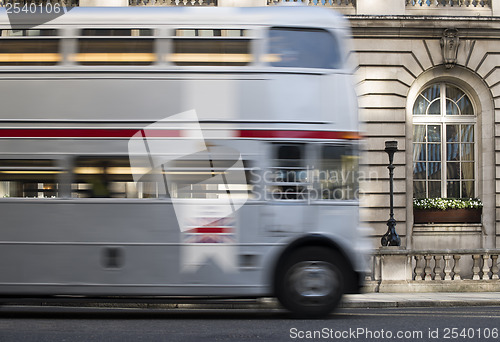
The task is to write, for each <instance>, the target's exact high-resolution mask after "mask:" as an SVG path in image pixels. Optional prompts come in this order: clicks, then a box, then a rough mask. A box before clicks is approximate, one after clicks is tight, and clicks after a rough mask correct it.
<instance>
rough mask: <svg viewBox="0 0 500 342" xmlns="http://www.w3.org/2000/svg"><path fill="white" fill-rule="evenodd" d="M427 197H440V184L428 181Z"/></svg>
mask: <svg viewBox="0 0 500 342" xmlns="http://www.w3.org/2000/svg"><path fill="white" fill-rule="evenodd" d="M429 197H431V198H432V197H441V182H436V181H429Z"/></svg>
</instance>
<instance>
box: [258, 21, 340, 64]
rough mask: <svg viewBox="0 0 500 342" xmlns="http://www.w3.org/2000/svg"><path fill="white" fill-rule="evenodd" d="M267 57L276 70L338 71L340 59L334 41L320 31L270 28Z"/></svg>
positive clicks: (331, 36)
mask: <svg viewBox="0 0 500 342" xmlns="http://www.w3.org/2000/svg"><path fill="white" fill-rule="evenodd" d="M269 42H270V43H269V44H270V46H269V55H268V56H267V57H266V58H267V59H268V60H269V61H270V63H271V65H272V66H275V67H299V68H323V69H337V68H339V67H340V66H341V62H342V59H341V55H340V49H339V45H338V42H337V39H336V38H335V36H334V35H333V34H331V33H330V32H328V31H326V30H321V29H301V28H272V29H271V30H270V32H269Z"/></svg>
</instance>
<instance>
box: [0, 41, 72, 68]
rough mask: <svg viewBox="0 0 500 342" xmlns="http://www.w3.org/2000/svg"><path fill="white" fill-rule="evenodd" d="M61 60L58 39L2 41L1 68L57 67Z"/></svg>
mask: <svg viewBox="0 0 500 342" xmlns="http://www.w3.org/2000/svg"><path fill="white" fill-rule="evenodd" d="M61 60H62V57H61V55H60V54H59V40H58V39H5V40H3V39H2V40H0V66H2V65H55V64H57V63H58V62H60V61H61Z"/></svg>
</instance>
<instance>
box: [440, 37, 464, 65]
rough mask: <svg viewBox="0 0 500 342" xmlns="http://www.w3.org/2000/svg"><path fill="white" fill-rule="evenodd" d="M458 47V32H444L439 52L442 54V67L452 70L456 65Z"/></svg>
mask: <svg viewBox="0 0 500 342" xmlns="http://www.w3.org/2000/svg"><path fill="white" fill-rule="evenodd" d="M459 45H460V40H459V38H458V30H456V29H446V30H444V32H443V37H442V38H441V52H442V54H443V61H444V65H445V66H446V68H447V69H451V68H453V66H454V65H455V64H456V63H457V56H458V46H459Z"/></svg>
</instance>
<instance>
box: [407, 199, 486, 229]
mask: <svg viewBox="0 0 500 342" xmlns="http://www.w3.org/2000/svg"><path fill="white" fill-rule="evenodd" d="M482 212H483V203H482V202H481V200H479V199H477V198H476V199H474V198H468V199H467V198H421V199H413V222H414V223H481V214H482Z"/></svg>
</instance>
